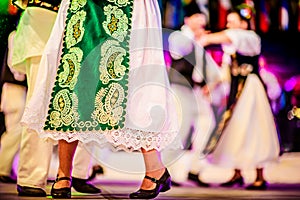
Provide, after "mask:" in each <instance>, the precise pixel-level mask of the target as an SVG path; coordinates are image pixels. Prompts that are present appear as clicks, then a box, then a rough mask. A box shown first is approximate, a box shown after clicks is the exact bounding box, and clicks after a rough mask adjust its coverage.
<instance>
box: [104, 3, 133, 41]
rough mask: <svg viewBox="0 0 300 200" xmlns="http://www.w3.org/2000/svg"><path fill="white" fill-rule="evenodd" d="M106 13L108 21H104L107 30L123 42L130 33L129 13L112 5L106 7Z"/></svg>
mask: <svg viewBox="0 0 300 200" xmlns="http://www.w3.org/2000/svg"><path fill="white" fill-rule="evenodd" d="M104 15H105V16H106V21H104V22H103V28H104V30H105V32H106V33H107V34H108V35H110V36H112V37H113V38H114V39H117V40H119V41H120V42H123V41H124V39H125V37H126V35H127V34H128V33H127V31H128V17H127V15H126V14H125V13H124V12H123V11H122V10H121V9H120V8H119V7H118V6H112V5H108V6H106V7H104Z"/></svg>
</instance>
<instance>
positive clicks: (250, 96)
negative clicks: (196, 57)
mask: <svg viewBox="0 0 300 200" xmlns="http://www.w3.org/2000/svg"><path fill="white" fill-rule="evenodd" d="M225 33H226V34H227V36H228V37H229V38H230V39H231V41H232V45H229V46H228V45H226V46H225V45H224V46H223V50H224V53H225V56H224V60H223V61H224V62H227V63H229V65H230V71H231V91H230V95H229V100H228V104H227V110H226V112H225V115H224V118H223V121H221V122H220V124H219V125H218V127H217V129H218V130H217V131H215V132H214V133H215V135H212V136H211V138H210V140H209V142H208V144H207V146H206V149H205V150H204V154H208V153H210V155H208V158H209V160H210V161H211V162H212V163H214V164H218V165H221V166H224V167H230V168H236V169H245V168H260V167H263V166H264V164H266V163H268V162H271V161H276V160H277V158H278V156H279V141H278V135H277V131H276V125H275V121H274V117H273V113H272V111H271V107H270V104H269V101H268V97H267V94H266V90H265V86H264V84H263V82H262V80H261V78H260V76H259V70H258V67H259V66H258V57H259V54H260V51H261V43H260V42H261V41H260V38H259V36H258V35H257V34H256V33H255V32H253V31H250V30H241V29H228V30H225ZM226 56H227V57H226ZM228 58H229V59H228ZM228 61H229V62H228ZM224 119H225V120H224Z"/></svg>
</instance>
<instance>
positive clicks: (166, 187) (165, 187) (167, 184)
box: [160, 177, 172, 192]
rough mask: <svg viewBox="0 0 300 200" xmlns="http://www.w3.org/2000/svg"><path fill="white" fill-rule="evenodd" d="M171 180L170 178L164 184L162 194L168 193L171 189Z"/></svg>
mask: <svg viewBox="0 0 300 200" xmlns="http://www.w3.org/2000/svg"><path fill="white" fill-rule="evenodd" d="M171 184H172V183H171V178H170V177H169V178H168V179H167V180H166V182H165V183H164V184H163V187H162V188H161V190H160V191H161V192H166V191H168V190H169V189H171Z"/></svg>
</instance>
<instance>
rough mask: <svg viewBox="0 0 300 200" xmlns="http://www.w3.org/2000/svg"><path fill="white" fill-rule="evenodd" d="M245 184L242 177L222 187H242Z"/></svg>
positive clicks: (223, 184)
mask: <svg viewBox="0 0 300 200" xmlns="http://www.w3.org/2000/svg"><path fill="white" fill-rule="evenodd" d="M244 184H245V182H244V178H243V177H242V176H241V177H239V178H233V179H231V180H230V181H228V182H226V183H222V184H221V185H220V186H221V187H233V186H235V185H238V186H240V187H242V186H243V185H244Z"/></svg>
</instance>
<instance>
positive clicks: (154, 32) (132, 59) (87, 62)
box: [22, 0, 178, 151]
mask: <svg viewBox="0 0 300 200" xmlns="http://www.w3.org/2000/svg"><path fill="white" fill-rule="evenodd" d="M57 67H58V69H57V71H56V68H57ZM38 77H39V84H37V85H36V86H35V91H34V94H33V96H32V99H31V101H30V102H29V105H28V106H27V107H26V109H25V114H24V116H23V120H22V121H23V123H24V124H26V125H27V126H28V127H29V129H33V130H36V131H38V132H40V133H41V135H42V137H49V138H52V139H54V140H59V139H64V140H66V141H68V142H71V141H75V140H79V141H83V142H91V141H95V142H97V143H98V144H100V145H106V144H112V146H113V147H115V148H116V149H124V150H127V151H133V150H139V149H140V148H144V149H146V150H150V149H157V150H161V149H162V148H164V147H166V146H168V145H169V144H170V143H171V142H172V141H173V139H174V138H175V137H176V134H177V132H178V131H177V130H178V128H177V126H178V124H177V113H176V111H175V109H174V107H175V105H174V97H172V95H171V92H170V90H169V83H168V77H167V74H166V67H165V63H164V57H163V49H162V33H161V24H160V10H159V6H158V3H157V1H156V0H134V1H133V0H125V1H120V0H101V1H100V0H99V1H89V0H70V1H69V0H64V1H62V3H61V7H60V10H59V13H58V17H57V20H56V22H55V25H54V28H53V31H52V34H51V36H50V39H49V41H48V44H47V46H46V49H45V52H44V55H43V57H42V61H41V65H40V70H39V74H38Z"/></svg>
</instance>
